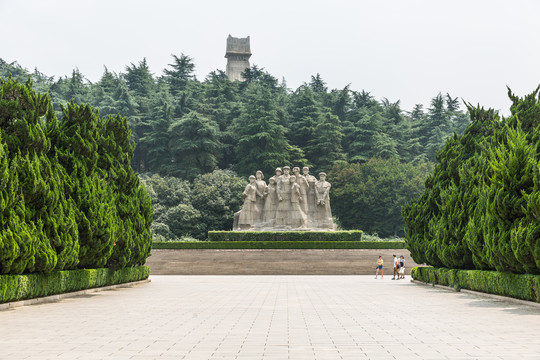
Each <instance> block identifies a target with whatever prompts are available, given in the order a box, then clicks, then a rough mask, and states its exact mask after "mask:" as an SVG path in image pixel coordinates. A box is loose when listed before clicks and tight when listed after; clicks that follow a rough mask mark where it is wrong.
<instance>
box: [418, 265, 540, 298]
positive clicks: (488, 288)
mask: <svg viewBox="0 0 540 360" xmlns="http://www.w3.org/2000/svg"><path fill="white" fill-rule="evenodd" d="M411 276H412V277H413V279H415V280H419V281H423V282H427V283H431V284H438V285H445V286H450V287H453V288H457V289H460V288H461V289H468V290H474V291H480V292H484V293H488V294H495V295H502V296H509V297H513V298H517V299H523V300H529V301H536V302H540V275H529V274H512V273H502V272H498V271H486V270H456V269H445V268H433V267H415V268H413V269H412V270H411Z"/></svg>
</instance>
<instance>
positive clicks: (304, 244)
mask: <svg viewBox="0 0 540 360" xmlns="http://www.w3.org/2000/svg"><path fill="white" fill-rule="evenodd" d="M152 248H153V249H185V250H189V249H193V250H195V249H223V250H226V249H404V248H405V242H404V241H201V242H154V243H152Z"/></svg>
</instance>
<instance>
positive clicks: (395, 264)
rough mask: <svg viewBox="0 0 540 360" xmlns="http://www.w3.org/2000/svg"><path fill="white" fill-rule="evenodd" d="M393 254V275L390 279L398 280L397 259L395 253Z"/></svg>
mask: <svg viewBox="0 0 540 360" xmlns="http://www.w3.org/2000/svg"><path fill="white" fill-rule="evenodd" d="M393 256H394V277H393V278H392V280H399V260H398V258H397V257H396V255H393ZM396 275H397V278H396Z"/></svg>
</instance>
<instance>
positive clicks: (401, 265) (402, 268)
mask: <svg viewBox="0 0 540 360" xmlns="http://www.w3.org/2000/svg"><path fill="white" fill-rule="evenodd" d="M399 276H400V277H401V278H402V279H405V258H404V257H403V255H401V256H400V257H399Z"/></svg>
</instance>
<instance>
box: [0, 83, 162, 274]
mask: <svg viewBox="0 0 540 360" xmlns="http://www.w3.org/2000/svg"><path fill="white" fill-rule="evenodd" d="M60 109H61V112H62V119H61V120H58V119H57V113H56V111H54V108H53V103H52V102H51V99H50V97H49V96H48V95H43V94H40V93H37V92H36V91H35V90H33V89H32V84H31V82H28V83H26V84H21V83H19V82H18V81H17V80H14V79H7V80H2V79H0V274H21V273H31V272H49V271H52V270H66V269H75V268H98V267H111V268H123V267H128V266H134V265H139V264H144V262H145V259H146V258H147V257H148V255H149V253H150V245H151V233H150V230H149V228H150V224H151V222H152V207H151V203H150V199H149V198H148V196H147V194H146V191H145V189H144V187H143V186H141V185H140V184H139V179H138V177H137V175H136V174H135V172H134V171H133V170H132V168H131V166H130V161H131V158H132V155H133V147H132V145H131V144H130V139H129V128H128V123H127V119H126V118H125V117H121V116H119V115H116V116H108V117H105V118H101V117H100V115H99V113H98V111H97V110H95V109H94V108H92V107H91V106H89V105H77V104H74V103H67V104H66V105H65V106H63V107H61V108H60Z"/></svg>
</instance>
